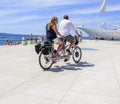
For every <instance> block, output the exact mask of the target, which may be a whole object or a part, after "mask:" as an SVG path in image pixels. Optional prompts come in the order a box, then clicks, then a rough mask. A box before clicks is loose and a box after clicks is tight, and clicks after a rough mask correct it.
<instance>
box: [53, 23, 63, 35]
mask: <svg viewBox="0 0 120 104" xmlns="http://www.w3.org/2000/svg"><path fill="white" fill-rule="evenodd" d="M52 29H53V30H54V31H55V33H56V34H57V35H59V36H60V37H63V36H62V35H61V34H60V33H59V32H58V29H57V27H56V25H53V26H52Z"/></svg>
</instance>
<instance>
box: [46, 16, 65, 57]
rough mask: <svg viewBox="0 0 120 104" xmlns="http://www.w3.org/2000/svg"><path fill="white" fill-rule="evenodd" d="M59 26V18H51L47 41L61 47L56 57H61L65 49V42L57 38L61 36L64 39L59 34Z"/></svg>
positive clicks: (47, 27)
mask: <svg viewBox="0 0 120 104" xmlns="http://www.w3.org/2000/svg"><path fill="white" fill-rule="evenodd" d="M57 24H58V18H57V17H55V16H54V17H52V18H51V21H50V22H49V23H47V25H46V40H47V41H49V42H51V41H53V42H54V43H55V44H57V45H59V46H58V48H57V52H56V56H59V51H60V50H61V49H62V47H63V42H62V40H61V39H60V38H57V36H60V37H61V38H64V37H63V36H62V35H61V34H60V33H59V32H58V29H57Z"/></svg>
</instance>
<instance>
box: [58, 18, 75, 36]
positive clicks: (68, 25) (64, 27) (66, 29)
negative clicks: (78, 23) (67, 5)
mask: <svg viewBox="0 0 120 104" xmlns="http://www.w3.org/2000/svg"><path fill="white" fill-rule="evenodd" d="M71 29H72V30H73V31H75V30H76V29H75V27H74V25H73V24H72V22H71V21H70V20H67V19H63V20H62V21H61V22H60V24H59V32H60V33H61V34H62V35H64V36H67V35H70V30H71Z"/></svg>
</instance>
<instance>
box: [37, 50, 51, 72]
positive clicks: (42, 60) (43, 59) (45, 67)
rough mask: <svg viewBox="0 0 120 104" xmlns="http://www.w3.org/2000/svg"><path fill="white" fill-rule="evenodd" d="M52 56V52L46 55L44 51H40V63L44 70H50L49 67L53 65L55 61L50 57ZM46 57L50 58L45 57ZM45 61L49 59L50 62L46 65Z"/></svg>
mask: <svg viewBox="0 0 120 104" xmlns="http://www.w3.org/2000/svg"><path fill="white" fill-rule="evenodd" d="M52 56H53V54H52V53H51V52H50V53H49V54H48V55H44V54H43V51H42V52H41V53H40V55H39V64H40V66H41V68H43V69H44V70H48V69H50V68H51V67H52V65H53V62H52V60H50V59H49V58H50V57H52ZM45 58H48V60H47V59H45ZM44 61H48V62H47V63H46V64H45V65H43V62H44Z"/></svg>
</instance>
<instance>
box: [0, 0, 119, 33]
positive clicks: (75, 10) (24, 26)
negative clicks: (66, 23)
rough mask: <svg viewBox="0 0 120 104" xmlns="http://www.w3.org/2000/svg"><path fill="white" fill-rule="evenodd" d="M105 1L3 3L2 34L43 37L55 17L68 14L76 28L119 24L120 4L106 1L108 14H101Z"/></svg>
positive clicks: (0, 0) (115, 0)
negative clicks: (100, 10) (46, 27)
mask: <svg viewBox="0 0 120 104" xmlns="http://www.w3.org/2000/svg"><path fill="white" fill-rule="evenodd" d="M102 2H103V0H64V1H62V0H0V32H1V33H13V34H30V33H32V34H34V35H42V34H45V26H46V24H47V23H48V22H49V21H50V20H51V18H52V17H53V16H57V17H58V19H59V22H60V21H61V20H62V17H63V15H66V14H67V15H68V16H69V18H70V20H71V21H72V22H73V24H74V25H75V27H78V26H81V25H84V27H97V26H98V27H99V25H100V24H101V23H104V22H105V23H111V22H112V23H114V22H115V23H116V22H117V23H120V1H119V0H107V6H106V11H105V12H102V13H100V12H99V9H100V7H101V5H102ZM58 27H59V23H58Z"/></svg>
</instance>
